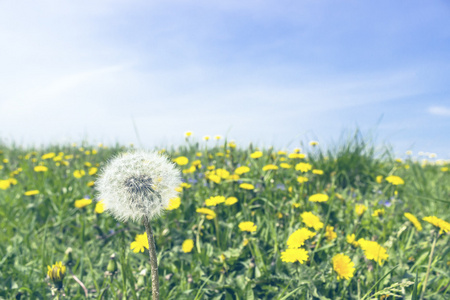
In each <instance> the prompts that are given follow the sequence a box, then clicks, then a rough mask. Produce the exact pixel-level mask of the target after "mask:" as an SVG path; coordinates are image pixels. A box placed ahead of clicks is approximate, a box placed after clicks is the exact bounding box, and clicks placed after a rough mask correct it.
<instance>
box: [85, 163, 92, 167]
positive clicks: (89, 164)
mask: <svg viewBox="0 0 450 300" xmlns="http://www.w3.org/2000/svg"><path fill="white" fill-rule="evenodd" d="M84 165H85V166H86V167H88V168H89V167H92V164H91V163H90V162H88V161H87V162H85V163H84Z"/></svg>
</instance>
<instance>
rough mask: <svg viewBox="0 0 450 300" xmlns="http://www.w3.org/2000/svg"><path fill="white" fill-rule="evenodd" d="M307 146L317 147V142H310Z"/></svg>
mask: <svg viewBox="0 0 450 300" xmlns="http://www.w3.org/2000/svg"><path fill="white" fill-rule="evenodd" d="M309 145H310V146H313V147H314V146H317V145H319V142H318V141H311V142H309Z"/></svg>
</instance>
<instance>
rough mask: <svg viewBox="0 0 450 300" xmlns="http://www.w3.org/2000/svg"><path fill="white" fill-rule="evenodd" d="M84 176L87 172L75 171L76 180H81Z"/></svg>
mask: <svg viewBox="0 0 450 300" xmlns="http://www.w3.org/2000/svg"><path fill="white" fill-rule="evenodd" d="M84 175H86V172H85V171H84V170H75V171H74V172H73V176H74V177H75V178H81V177H83V176H84Z"/></svg>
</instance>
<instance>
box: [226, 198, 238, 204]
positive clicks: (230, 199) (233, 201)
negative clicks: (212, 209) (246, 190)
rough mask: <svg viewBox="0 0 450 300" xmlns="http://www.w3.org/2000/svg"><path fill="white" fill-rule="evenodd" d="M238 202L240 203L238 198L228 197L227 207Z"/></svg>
mask: <svg viewBox="0 0 450 300" xmlns="http://www.w3.org/2000/svg"><path fill="white" fill-rule="evenodd" d="M236 202H238V199H237V198H236V197H228V198H227V199H226V200H225V205H228V206H230V205H233V204H235V203H236Z"/></svg>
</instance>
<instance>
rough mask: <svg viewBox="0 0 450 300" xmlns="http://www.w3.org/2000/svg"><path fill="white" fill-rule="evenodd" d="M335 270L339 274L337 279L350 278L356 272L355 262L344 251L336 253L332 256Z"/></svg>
mask: <svg viewBox="0 0 450 300" xmlns="http://www.w3.org/2000/svg"><path fill="white" fill-rule="evenodd" d="M332 261H333V270H334V271H336V273H337V274H338V276H337V279H338V280H340V279H347V280H348V279H350V278H352V277H353V274H354V273H355V264H354V263H353V262H352V261H351V259H350V257H348V256H347V255H345V254H343V253H339V254H336V255H335V256H333V258H332Z"/></svg>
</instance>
